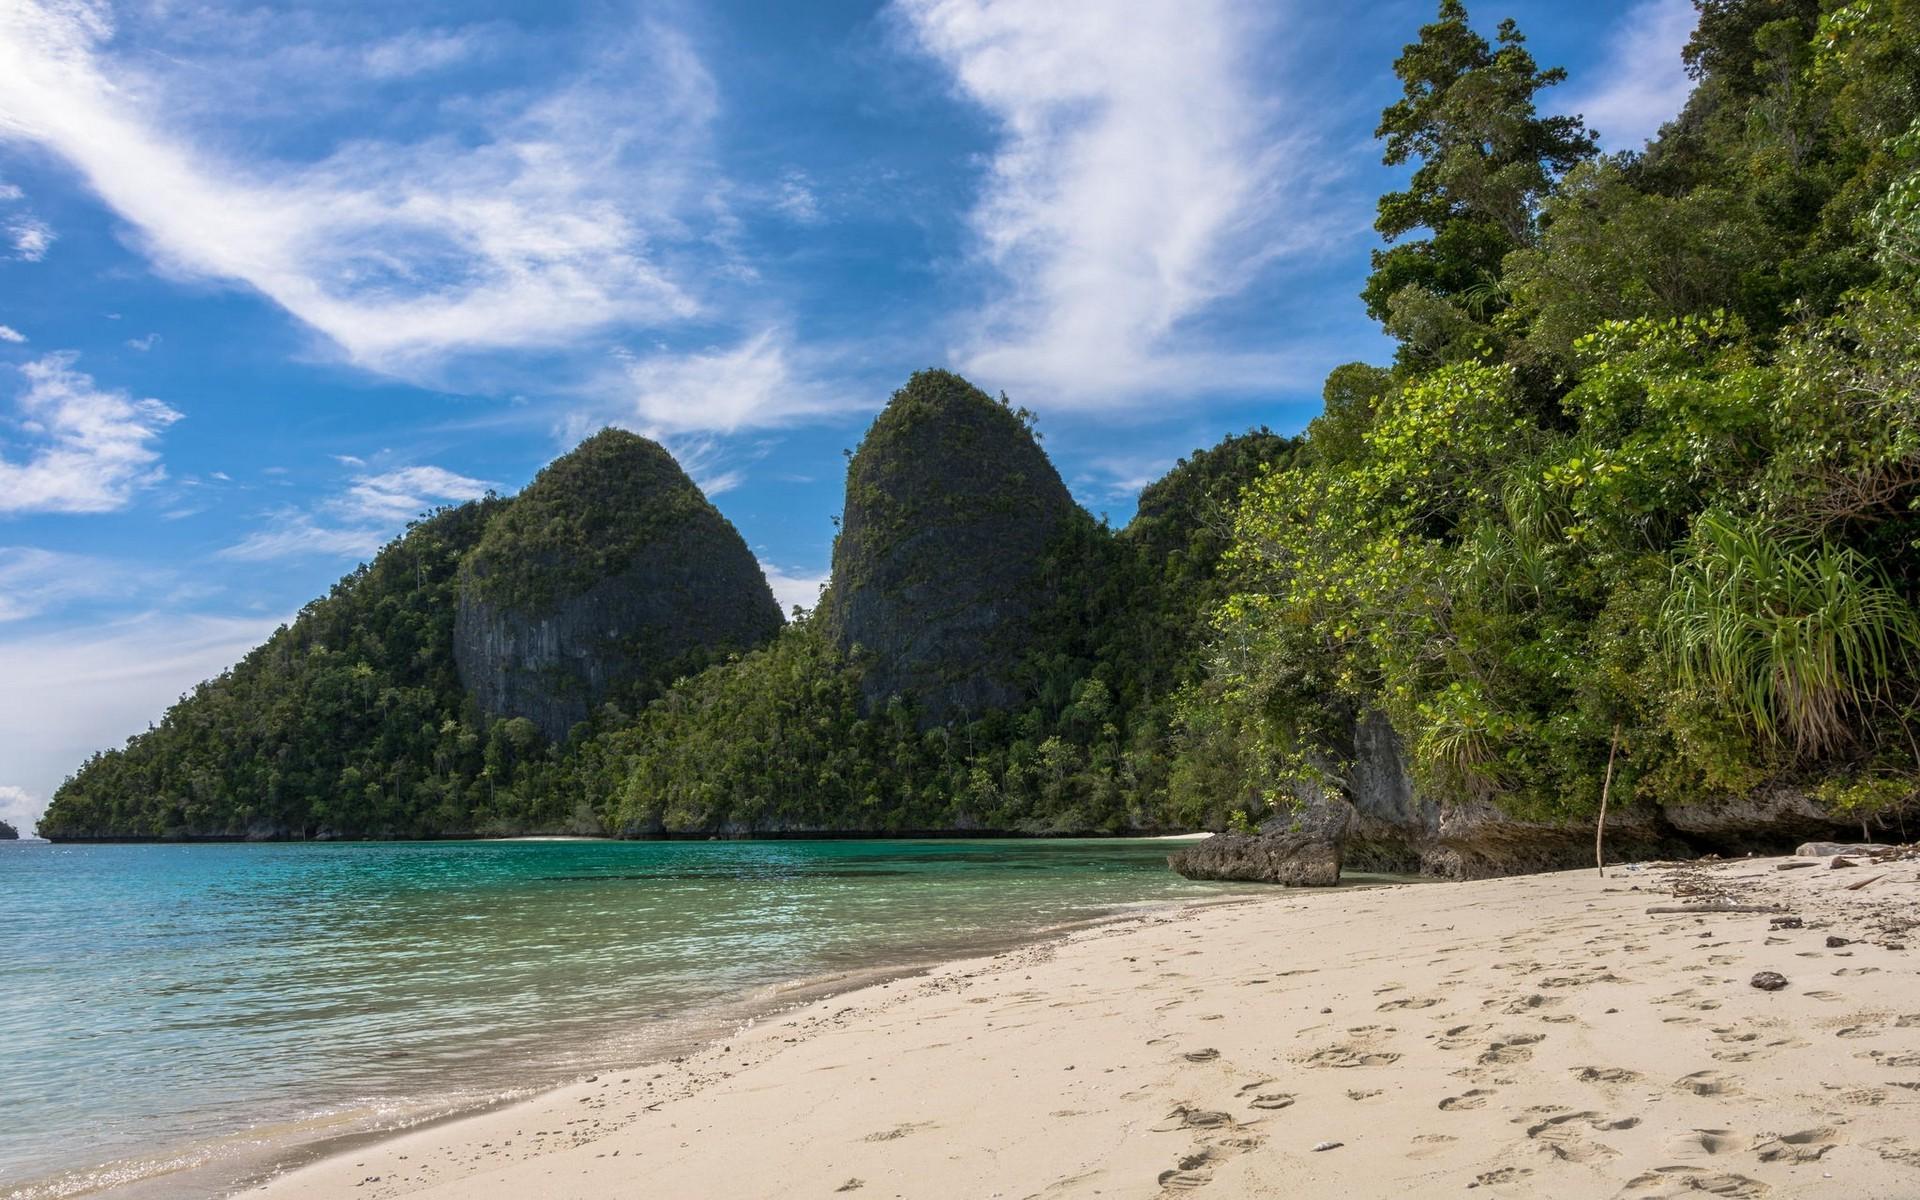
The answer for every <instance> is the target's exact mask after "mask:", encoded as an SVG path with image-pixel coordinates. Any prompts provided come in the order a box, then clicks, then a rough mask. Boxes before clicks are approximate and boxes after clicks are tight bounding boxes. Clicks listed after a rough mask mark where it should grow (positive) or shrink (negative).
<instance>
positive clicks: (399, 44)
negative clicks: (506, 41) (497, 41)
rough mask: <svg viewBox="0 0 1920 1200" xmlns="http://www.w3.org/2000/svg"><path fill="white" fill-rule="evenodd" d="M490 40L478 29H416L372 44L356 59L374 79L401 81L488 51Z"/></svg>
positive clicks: (440, 69) (450, 65)
mask: <svg viewBox="0 0 1920 1200" xmlns="http://www.w3.org/2000/svg"><path fill="white" fill-rule="evenodd" d="M493 40H494V39H492V38H491V37H489V36H488V35H487V33H486V32H485V31H482V30H478V29H455V30H440V29H428V30H418V31H411V32H408V33H402V34H398V35H396V36H394V37H390V38H385V39H383V40H381V41H379V42H376V43H374V44H373V45H371V46H368V47H367V48H366V49H364V50H362V51H361V52H360V56H359V57H360V63H361V66H362V67H363V68H365V70H366V72H367V74H368V75H370V76H372V77H373V78H375V79H404V78H407V77H410V76H414V75H426V74H430V73H432V72H434V71H444V70H446V69H447V68H448V67H452V66H457V65H459V64H460V63H463V62H467V61H469V60H471V59H473V58H475V57H476V56H478V55H479V54H481V53H483V52H484V51H486V50H487V49H490V48H491V45H492V42H493Z"/></svg>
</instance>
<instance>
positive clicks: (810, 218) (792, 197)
mask: <svg viewBox="0 0 1920 1200" xmlns="http://www.w3.org/2000/svg"><path fill="white" fill-rule="evenodd" d="M773 207H774V210H775V211H776V212H779V213H783V214H784V215H785V216H786V217H787V219H788V220H791V221H793V222H795V223H797V224H800V225H817V224H819V222H820V221H821V219H822V218H821V215H820V200H819V198H818V197H817V196H815V195H814V193H813V186H812V184H811V183H810V182H809V181H808V179H807V176H806V174H805V173H804V172H801V171H789V172H787V175H786V177H785V178H784V179H782V180H781V181H780V189H779V192H778V193H777V194H776V196H775V197H774V201H773Z"/></svg>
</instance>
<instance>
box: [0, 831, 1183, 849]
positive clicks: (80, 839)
mask: <svg viewBox="0 0 1920 1200" xmlns="http://www.w3.org/2000/svg"><path fill="white" fill-rule="evenodd" d="M1212 836H1213V835H1212V834H1211V833H1209V832H1207V831H1205V830H1201V831H1198V832H1188V833H1147V832H1143V831H1132V830H1128V831H1124V832H1120V833H1115V832H1113V831H1112V830H1105V829H1093V830H1069V831H1066V832H1051V831H1050V832H1045V833H1035V832H1033V831H1031V830H1021V829H905V830H884V829H883V830H865V829H823V830H805V829H799V830H764V831H752V830H749V831H744V832H729V831H726V830H711V831H706V832H700V831H665V832H660V833H641V834H633V835H631V836H625V837H616V836H614V835H612V834H584V833H582V834H573V833H497V834H495V833H473V832H466V833H446V834H421V835H416V836H411V837H398V836H396V837H382V836H378V835H363V836H354V837H332V836H324V837H293V836H289V835H278V834H276V835H274V836H270V837H256V836H253V835H251V834H245V833H205V834H182V835H179V836H165V835H157V834H156V835H149V834H61V835H58V836H54V837H32V838H20V839H19V841H20V842H21V843H34V844H42V845H50V846H369V845H371V846H386V845H405V844H408V843H421V844H433V843H439V842H630V843H634V844H645V843H650V842H977V841H985V842H992V841H1006V842H1027V841H1035V842H1071V841H1088V842H1103V841H1137V842H1174V841H1199V840H1201V839H1204V838H1208V837H1212Z"/></svg>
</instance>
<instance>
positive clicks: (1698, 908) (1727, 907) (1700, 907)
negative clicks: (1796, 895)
mask: <svg viewBox="0 0 1920 1200" xmlns="http://www.w3.org/2000/svg"><path fill="white" fill-rule="evenodd" d="M1786 911H1787V910H1786V909H1784V908H1781V907H1780V906H1779V905H1777V904H1656V905H1654V906H1653V907H1652V908H1650V909H1648V910H1647V915H1648V916H1652V915H1653V914H1655V913H1783V912H1786Z"/></svg>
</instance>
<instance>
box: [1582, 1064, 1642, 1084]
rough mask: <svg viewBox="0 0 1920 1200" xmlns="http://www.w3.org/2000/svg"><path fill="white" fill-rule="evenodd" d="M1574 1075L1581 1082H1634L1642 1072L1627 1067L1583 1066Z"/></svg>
mask: <svg viewBox="0 0 1920 1200" xmlns="http://www.w3.org/2000/svg"><path fill="white" fill-rule="evenodd" d="M1573 1077H1574V1078H1575V1079H1578V1080H1579V1081H1580V1082H1581V1083H1632V1082H1633V1081H1634V1080H1636V1079H1638V1078H1640V1072H1638V1071H1629V1070H1627V1069H1626V1068H1625V1067H1581V1068H1580V1069H1579V1070H1577V1071H1575V1072H1574V1075H1573Z"/></svg>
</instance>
